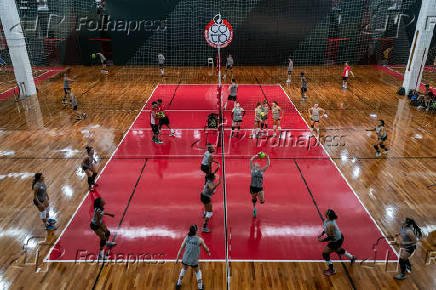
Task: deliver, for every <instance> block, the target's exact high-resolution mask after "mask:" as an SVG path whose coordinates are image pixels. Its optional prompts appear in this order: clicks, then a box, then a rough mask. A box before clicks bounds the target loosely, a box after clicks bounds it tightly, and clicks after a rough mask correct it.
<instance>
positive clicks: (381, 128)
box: [367, 120, 389, 157]
mask: <svg viewBox="0 0 436 290" xmlns="http://www.w3.org/2000/svg"><path fill="white" fill-rule="evenodd" d="M367 131H375V133H376V134H377V143H375V145H374V148H375V151H377V153H376V154H375V156H376V157H380V155H381V152H380V149H379V146H380V148H381V149H383V154H388V152H389V150H388V149H387V148H386V146H385V144H384V142H385V141H386V139H388V135H387V134H386V128H385V121H383V120H379V121H378V124H377V125H376V126H375V128H374V129H368V130H367Z"/></svg>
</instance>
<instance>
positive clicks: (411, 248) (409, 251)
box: [404, 245, 416, 254]
mask: <svg viewBox="0 0 436 290" xmlns="http://www.w3.org/2000/svg"><path fill="white" fill-rule="evenodd" d="M404 250H406V252H408V253H409V254H413V252H415V250H416V246H415V245H413V246H408V247H405V248H404Z"/></svg>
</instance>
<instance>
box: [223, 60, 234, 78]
mask: <svg viewBox="0 0 436 290" xmlns="http://www.w3.org/2000/svg"><path fill="white" fill-rule="evenodd" d="M228 70H230V73H231V74H232V79H233V57H232V55H231V54H229V56H228V57H227V59H226V71H225V72H224V77H223V78H224V79H226V76H227V71H228Z"/></svg>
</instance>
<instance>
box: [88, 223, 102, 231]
mask: <svg viewBox="0 0 436 290" xmlns="http://www.w3.org/2000/svg"><path fill="white" fill-rule="evenodd" d="M89 227H90V228H91V230H93V231H94V232H95V231H96V230H98V229H100V226H97V225H96V224H93V223H92V222H91V223H90V224H89Z"/></svg>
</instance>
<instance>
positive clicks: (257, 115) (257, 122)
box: [250, 102, 262, 139]
mask: <svg viewBox="0 0 436 290" xmlns="http://www.w3.org/2000/svg"><path fill="white" fill-rule="evenodd" d="M261 108H262V105H261V104H260V102H257V104H256V108H254V128H253V130H252V131H251V135H252V136H250V138H253V139H254V138H259V131H260V122H261V120H262V119H261V113H262V110H261Z"/></svg>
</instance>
